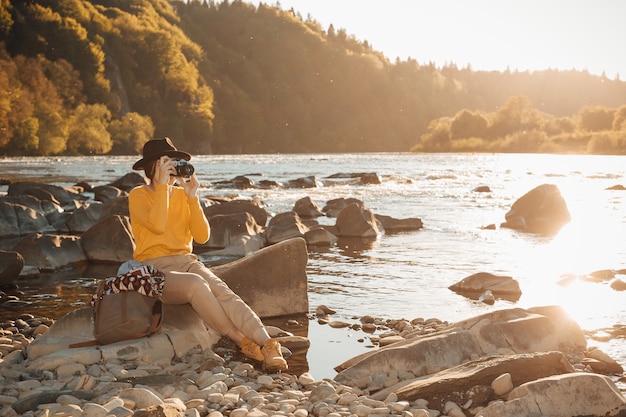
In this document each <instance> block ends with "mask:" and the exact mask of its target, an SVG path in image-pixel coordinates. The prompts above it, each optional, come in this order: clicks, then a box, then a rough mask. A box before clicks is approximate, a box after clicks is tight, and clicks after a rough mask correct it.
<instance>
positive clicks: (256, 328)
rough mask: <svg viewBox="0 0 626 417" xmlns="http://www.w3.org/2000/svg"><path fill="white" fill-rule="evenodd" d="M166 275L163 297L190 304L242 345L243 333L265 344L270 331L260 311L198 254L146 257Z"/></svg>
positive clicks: (203, 318) (219, 330) (166, 302)
mask: <svg viewBox="0 0 626 417" xmlns="http://www.w3.org/2000/svg"><path fill="white" fill-rule="evenodd" d="M143 263H144V264H148V265H153V266H154V267H155V268H157V269H158V270H159V271H161V272H163V273H164V274H165V286H164V287H163V296H162V297H161V300H162V301H163V303H165V304H186V303H189V304H191V306H192V307H193V309H194V310H195V311H196V313H198V315H199V316H200V317H201V318H202V320H203V321H204V322H205V323H206V324H207V325H208V326H209V327H211V328H212V329H215V330H216V331H218V332H219V333H220V334H222V335H225V336H228V337H230V338H231V339H232V340H233V341H234V342H235V343H237V344H240V342H241V339H242V337H243V336H246V337H248V338H249V339H250V340H252V341H254V342H255V343H257V344H259V345H261V346H262V345H263V343H265V341H266V340H267V339H269V334H268V333H267V330H266V329H265V326H264V325H263V322H262V321H261V319H260V318H259V316H257V314H256V313H255V312H254V311H253V310H252V309H251V308H250V307H249V306H248V305H247V304H246V303H245V302H244V301H243V300H242V299H241V298H240V297H239V296H238V295H237V294H235V293H234V292H233V291H232V290H231V289H230V288H229V287H228V285H226V283H225V282H224V281H222V280H221V279H220V278H219V277H218V276H217V275H215V274H214V273H213V272H211V270H210V269H209V268H207V267H206V266H205V265H204V264H203V263H202V262H200V261H198V258H197V256H196V255H194V254H185V255H174V256H163V257H159V258H153V259H146V260H145V261H143Z"/></svg>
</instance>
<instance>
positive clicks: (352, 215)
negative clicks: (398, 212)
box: [335, 203, 384, 238]
mask: <svg viewBox="0 0 626 417" xmlns="http://www.w3.org/2000/svg"><path fill="white" fill-rule="evenodd" d="M381 227H382V226H381V225H380V223H379V222H378V221H377V220H376V216H374V213H372V212H371V211H370V210H368V209H367V208H365V207H364V206H361V205H359V204H356V203H352V204H349V205H348V206H346V207H345V208H344V209H343V210H341V212H340V213H339V215H338V216H337V221H336V222H335V228H336V229H337V236H339V237H344V236H345V237H363V238H376V237H377V236H379V235H381V234H382V233H383V231H384V230H381Z"/></svg>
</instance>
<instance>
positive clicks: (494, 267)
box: [0, 153, 626, 378]
mask: <svg viewBox="0 0 626 417" xmlns="http://www.w3.org/2000/svg"><path fill="white" fill-rule="evenodd" d="M136 159H138V158H137V157H128V156H126V157H62V158H61V157H55V158H0V178H4V179H9V180H12V181H17V180H36V181H44V182H49V183H54V184H57V185H62V186H69V185H73V184H75V183H76V182H78V181H87V182H89V183H91V184H93V185H104V184H108V183H110V182H112V181H114V180H115V179H117V178H119V177H121V176H123V175H124V174H126V173H128V172H130V166H131V165H132V163H133V162H134V161H135V160H136ZM191 162H192V163H193V164H194V166H195V168H196V173H197V174H198V176H199V179H200V182H201V190H200V194H201V195H202V196H210V195H211V196H230V197H233V196H234V197H238V198H250V197H255V198H260V199H261V200H263V201H264V202H265V204H266V208H267V210H268V211H270V212H272V213H280V212H283V211H288V210H291V208H292V207H293V205H294V203H295V201H296V200H298V199H300V198H302V197H305V196H309V197H311V198H312V200H313V201H314V202H316V203H317V204H318V205H319V206H320V207H322V206H324V204H325V203H326V202H327V201H328V200H330V199H334V198H339V197H346V198H348V197H354V198H358V199H360V200H362V201H363V202H364V203H365V205H366V206H367V207H368V208H369V209H370V210H372V211H373V212H374V213H376V214H383V215H388V216H392V217H395V218H408V217H418V218H420V219H422V222H423V224H424V227H423V229H421V230H419V231H414V232H405V233H396V234H384V235H382V236H380V237H379V238H378V239H377V240H376V241H375V242H373V243H372V244H371V245H369V246H367V247H331V248H327V249H323V250H312V251H311V252H310V254H309V263H308V266H307V275H308V280H309V302H310V305H311V309H312V310H314V309H315V307H316V306H318V305H320V304H325V305H327V306H329V307H331V308H333V309H334V310H336V311H337V314H336V315H335V318H337V319H342V318H343V319H347V320H353V319H354V317H357V316H362V315H365V314H372V315H375V316H378V317H382V318H393V319H399V318H406V319H409V320H410V319H413V318H417V317H424V318H432V317H436V318H439V319H442V320H447V321H450V322H452V321H456V320H460V319H465V318H468V317H470V316H474V315H477V314H482V313H485V312H488V311H492V310H495V309H502V308H509V307H514V306H515V307H522V308H524V307H532V306H540V305H561V306H563V308H564V309H565V310H566V311H567V312H569V314H570V315H571V316H572V317H573V318H574V319H575V320H576V321H577V322H578V323H579V324H580V325H581V327H582V328H583V329H584V330H588V331H590V332H592V331H597V330H600V329H604V328H609V327H611V326H614V325H616V324H624V323H625V322H626V303H624V299H625V297H626V294H624V293H622V292H618V291H615V290H613V289H611V288H610V287H609V285H608V284H607V283H591V282H587V281H584V280H580V279H574V280H571V279H570V280H567V279H564V277H571V276H580V275H585V274H589V273H591V272H593V271H597V270H605V269H613V270H620V269H624V268H626V244H625V243H626V242H625V236H626V191H619V190H608V188H609V187H612V186H615V185H626V177H625V176H626V157H622V156H579V155H536V154H532V155H529V154H410V153H368V154H324V155H322V154H311V155H309V154H307V155H304V154H301V155H210V156H209V155H206V156H194V158H193V159H192V161H191ZM360 172H376V173H377V174H378V175H379V176H380V177H381V178H382V184H380V185H355V184H351V183H348V182H347V181H346V180H338V179H333V180H330V179H328V178H327V177H328V176H330V175H332V174H337V173H360ZM238 175H245V176H248V177H249V178H250V179H252V180H254V181H255V182H259V181H261V180H272V181H278V182H280V183H283V184H287V182H288V181H289V180H293V179H297V178H301V177H306V176H315V177H316V178H317V179H318V180H320V181H321V182H322V183H323V186H320V187H317V188H307V189H290V188H287V187H285V188H279V189H268V190H262V189H250V190H244V191H241V190H234V189H222V188H218V187H216V184H217V183H218V182H220V181H225V180H230V179H232V178H234V177H236V176H238ZM546 183H549V184H555V185H557V187H558V188H559V190H560V191H561V194H562V195H563V197H564V199H565V201H566V203H567V206H568V209H569V211H570V213H571V216H572V220H571V221H570V223H568V224H567V225H566V226H565V227H563V228H562V229H561V230H560V232H559V233H558V234H557V235H555V236H550V237H546V236H536V235H531V234H526V233H520V232H517V231H514V230H510V229H506V228H500V227H499V225H500V223H501V222H503V221H504V215H505V213H506V212H507V211H508V210H509V208H510V207H511V205H512V204H513V203H514V202H515V201H516V200H517V199H518V198H519V197H521V196H522V195H524V194H525V193H526V192H528V191H530V190H531V189H533V188H534V187H536V186H538V185H541V184H546ZM481 185H486V186H488V187H489V188H490V190H491V192H486V193H485V192H482V193H480V192H476V191H474V189H475V188H476V187H478V186H481ZM5 191H6V186H5V187H0V194H1V193H3V192H5ZM318 220H319V221H320V223H325V224H333V223H334V219H331V218H322V219H318ZM491 224H495V225H496V229H495V230H487V229H484V228H482V227H483V226H486V225H491ZM3 249H7V248H3ZM99 268H100V267H98V266H96V267H94V268H91V269H89V270H87V271H81V272H80V273H77V272H76V271H61V272H59V273H56V274H46V275H44V276H42V277H40V279H39V280H37V281H34V282H25V283H21V284H20V287H21V288H20V289H21V290H22V292H23V299H25V300H29V301H31V302H32V304H31V305H30V306H29V307H28V308H27V310H29V311H31V312H32V311H39V309H41V312H40V313H39V314H41V315H46V316H48V317H52V318H57V317H58V315H59V314H63V313H64V312H66V311H67V309H73V308H76V307H80V306H84V304H85V302H86V296H85V290H84V287H85V283H87V287H88V288H90V287H89V285H90V284H89V283H93V280H94V277H97V276H99V274H103V273H106V271H104V270H102V269H99ZM476 272H490V273H493V274H497V275H508V276H511V277H513V278H514V279H516V280H517V281H519V283H520V287H521V289H522V292H523V295H522V296H521V298H520V299H519V300H518V301H517V302H516V303H511V302H507V301H497V302H496V303H495V304H494V305H491V306H490V305H486V304H482V303H479V302H477V301H473V300H469V299H466V298H464V297H462V296H460V295H457V294H456V293H454V292H452V291H450V290H449V289H448V287H449V286H450V285H452V284H453V283H456V282H458V281H460V280H461V279H463V278H465V277H467V276H468V275H471V274H474V273H476ZM623 278H624V280H626V277H623ZM566 282H567V283H568V285H565V284H564V283H566ZM0 314H2V317H4V318H6V317H7V315H11V314H13V315H14V314H15V312H7V311H0ZM309 332H310V338H311V339H312V347H311V349H310V351H309V354H308V355H309V357H308V361H309V364H310V365H311V368H312V369H313V368H314V369H316V370H318V373H314V376H315V377H317V378H323V377H332V376H334V373H333V371H332V367H333V366H335V365H338V364H339V363H341V362H342V361H343V360H345V359H348V358H349V357H351V356H354V354H356V353H359V352H360V351H361V350H363V349H366V347H364V345H363V344H362V342H356V341H355V340H354V339H358V338H361V337H362V333H361V334H356V333H354V332H351V331H348V330H345V329H333V330H332V331H330V332H329V331H326V330H320V326H317V325H313V324H310V325H309ZM351 338H352V340H351ZM359 343H361V344H359ZM365 344H367V343H365ZM590 344H593V345H599V346H600V347H601V348H602V349H603V350H605V351H606V352H607V353H609V354H610V355H611V356H612V357H614V358H615V359H617V360H618V361H620V363H622V364H623V365H626V344H625V343H624V340H623V339H615V340H612V341H609V342H597V341H595V340H590ZM353 345H357V347H356V348H355V347H354V346H353ZM329 352H330V353H329ZM329 355H330V356H329ZM329 358H332V359H331V360H329Z"/></svg>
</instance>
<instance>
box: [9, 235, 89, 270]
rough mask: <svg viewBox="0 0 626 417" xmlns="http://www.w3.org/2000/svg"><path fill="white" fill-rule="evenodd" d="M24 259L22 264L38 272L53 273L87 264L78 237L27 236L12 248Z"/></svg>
mask: <svg viewBox="0 0 626 417" xmlns="http://www.w3.org/2000/svg"><path fill="white" fill-rule="evenodd" d="M13 250H14V251H15V252H19V253H20V254H21V255H22V256H23V257H24V264H25V265H29V266H34V267H36V268H38V269H39V270H40V271H55V270H57V269H59V268H61V267H64V266H66V265H75V264H80V263H84V262H87V256H86V255H85V253H84V252H83V248H82V246H81V244H80V237H79V236H64V235H51V234H36V235H29V236H26V237H24V238H22V239H20V241H19V242H17V244H16V245H15V247H14V248H13Z"/></svg>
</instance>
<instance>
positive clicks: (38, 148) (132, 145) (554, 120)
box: [0, 0, 626, 155]
mask: <svg viewBox="0 0 626 417" xmlns="http://www.w3.org/2000/svg"><path fill="white" fill-rule="evenodd" d="M0 42H1V44H0V79H1V80H2V84H3V85H6V86H7V88H6V89H3V91H0V154H4V155H56V154H70V155H71V154H107V153H113V154H135V153H137V152H138V151H139V150H140V149H141V146H142V144H143V143H144V142H145V140H147V139H148V138H149V137H151V136H170V137H172V138H173V139H174V140H175V143H176V144H177V145H178V146H180V147H181V148H186V149H190V150H193V151H194V152H195V153H268V152H282V153H296V152H372V151H409V150H411V149H414V150H419V151H438V152H440V151H450V150H454V151H463V150H471V151H481V150H488V151H516V150H518V148H516V149H508V148H507V147H506V146H504V145H503V146H493V144H494V143H496V142H498V143H500V144H505V145H506V144H508V142H505V139H506V138H508V139H509V141H510V135H511V134H515V133H516V132H517V131H518V130H520V129H521V128H524V132H526V131H527V129H529V128H530V127H532V129H533V132H535V131H537V132H538V133H537V134H538V135H539V136H541V137H542V138H543V139H542V140H544V141H545V140H548V139H550V138H553V137H555V135H556V136H558V141H552V140H550V144H551V146H549V147H547V148H545V147H544V148H543V149H536V148H533V147H529V146H526V147H525V146H522V147H521V148H520V149H522V150H523V151H531V152H532V151H541V150H544V151H545V150H549V151H568V150H569V151H576V152H588V151H590V147H589V146H586V144H587V143H588V142H589V141H590V140H591V139H592V138H591V136H592V133H593V129H592V133H589V134H583V133H581V132H583V131H584V129H586V127H585V126H586V125H585V124H584V123H582V124H581V120H582V121H583V122H584V120H585V117H584V116H585V115H587V116H589V115H591V119H593V120H592V121H596V120H595V119H594V118H597V117H603V118H604V119H606V118H608V117H611V124H610V129H609V130H613V131H614V132H619V133H614V132H613V133H611V134H610V137H609V139H606V140H608V141H610V142H611V144H610V146H609V145H607V146H608V148H610V150H609V151H606V150H605V151H604V152H613V153H616V152H617V153H621V151H620V149H622V148H621V142H619V144H616V140H618V139H619V138H621V137H622V136H624V135H623V134H622V133H621V130H622V127H623V126H622V124H621V122H620V120H622V119H621V114H622V113H624V116H625V118H626V111H622V110H621V109H620V108H621V107H622V106H624V105H626V83H625V82H622V81H620V80H619V79H616V80H610V79H607V78H606V77H603V76H594V75H591V74H589V73H587V72H580V71H556V70H550V71H541V72H533V73H529V72H516V71H506V72H477V71H473V70H472V69H471V68H457V67H455V66H447V67H443V68H437V67H435V66H434V65H424V64H419V63H418V62H416V61H413V60H408V61H396V62H390V61H389V60H388V59H387V58H386V57H385V56H384V55H383V54H382V53H380V52H378V51H375V50H373V49H372V48H371V47H370V46H369V44H368V43H367V40H359V39H358V38H357V37H356V36H355V35H353V34H348V33H346V31H345V30H343V29H341V28H335V27H332V26H331V27H328V28H322V27H320V25H319V24H318V23H317V22H315V21H314V20H313V21H312V20H306V21H305V20H303V19H302V17H301V16H299V15H297V14H294V13H293V12H290V11H282V10H280V9H278V8H275V7H272V6H268V5H263V4H262V5H260V6H259V7H258V8H257V7H255V6H252V5H250V4H248V3H245V2H242V1H232V2H229V1H223V2H220V3H215V2H212V1H211V2H206V1H203V2H200V1H190V2H189V3H184V2H180V1H176V2H168V1H166V0H89V1H86V0H33V1H29V2H22V1H9V0H0ZM488 47H489V46H488V45H487V46H486V48H488ZM494 53H497V51H494ZM512 102H514V103H518V104H519V103H523V108H524V112H522V111H521V110H520V111H519V112H517V113H516V112H513V113H512V114H513V117H517V118H521V117H526V116H528V115H529V114H530V115H533V116H534V117H535V116H536V117H535V119H534V122H533V123H532V124H524V123H521V122H519V120H518V121H517V122H516V123H515V124H513V125H512V126H509V127H508V128H507V129H503V128H502V126H503V124H506V123H504V122H506V120H504V121H503V120H502V119H503V118H504V119H506V118H508V117H511V112H509V113H506V114H504V112H503V111H502V109H503V108H506V109H508V110H511V108H513V107H512V104H510V103H512ZM592 110H593V111H592ZM467 114H470V116H471V117H470V118H469V120H470V121H471V122H477V123H478V125H481V124H482V123H486V125H485V126H484V129H483V130H481V129H480V128H476V126H473V128H470V129H469V131H467V132H469V133H467V132H466V131H465V130H463V129H465V128H467V126H465V125H464V124H463V123H462V122H466V121H467V120H468V118H467V117H466V116H467ZM598 115H599V116H598ZM462 117H464V118H462ZM442 118H443V119H442ZM459 118H460V119H459ZM482 119H484V122H483V121H482ZM496 119H498V120H496ZM604 119H603V123H600V124H601V125H602V127H601V128H597V129H600V130H602V131H603V132H604V131H606V130H607V123H608V122H607V121H606V120H604ZM454 120H457V121H458V120H460V121H458V123H456V124H455V126H456V127H455V129H456V130H454V133H453V134H452V133H451V131H450V127H451V123H452V122H453V121H454ZM615 120H617V124H615V123H614V122H615ZM548 122H549V123H548ZM587 122H588V123H587V124H589V123H590V122H589V120H587ZM494 123H495V126H494ZM498 123H499V124H498ZM470 124H471V123H470ZM546 124H549V125H550V129H547V127H546ZM509 125H511V123H509ZM614 125H615V126H614ZM529 126H530V127H529ZM555 126H556V127H555ZM479 127H480V126H479ZM459 128H461V130H459ZM485 129H486V130H485ZM597 129H596V130H597ZM481 132H482V133H481ZM470 133H471V135H470ZM479 134H480V135H482V136H480V137H479V138H478V139H479V140H476V139H477V138H476V137H475V136H476V135H479ZM468 135H469V136H468ZM498 135H499V136H498ZM507 135H508V136H507ZM483 136H484V137H483ZM546 138H548V139H546ZM459 139H462V140H463V143H462V145H458V144H459V143H460V142H455V140H459ZM470 139H471V140H470ZM574 139H575V141H576V146H573V147H572V148H570V147H569V144H570V141H571V140H574ZM516 140H518V141H520V140H521V141H524V140H526V139H524V138H521V139H520V138H517V139H516ZM528 140H529V141H530V142H529V143H534V142H536V140H537V136H536V135H534V134H533V136H532V137H531V138H530V139H528ZM622 140H623V139H622ZM485 141H488V142H489V143H487V142H485ZM583 145H585V146H583ZM507 146H508V145H507ZM596 149H597V148H596Z"/></svg>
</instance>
